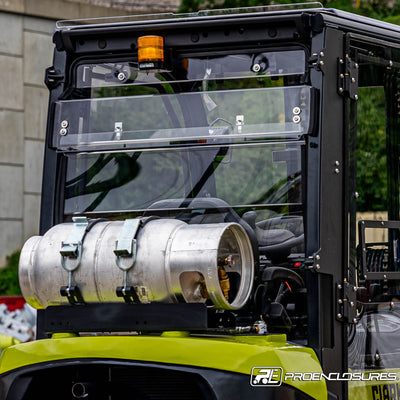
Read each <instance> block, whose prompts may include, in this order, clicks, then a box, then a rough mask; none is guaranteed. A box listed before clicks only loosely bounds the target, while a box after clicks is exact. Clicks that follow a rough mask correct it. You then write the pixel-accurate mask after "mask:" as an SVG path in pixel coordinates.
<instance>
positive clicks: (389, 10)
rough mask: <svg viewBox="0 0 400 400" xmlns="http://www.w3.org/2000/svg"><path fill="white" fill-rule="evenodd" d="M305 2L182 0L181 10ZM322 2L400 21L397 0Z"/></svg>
mask: <svg viewBox="0 0 400 400" xmlns="http://www.w3.org/2000/svg"><path fill="white" fill-rule="evenodd" d="M305 2H306V0H292V1H290V0H274V1H271V0H182V3H181V6H180V9H179V12H193V11H198V10H199V9H214V8H229V7H251V6H259V5H270V4H289V3H290V4H293V3H305ZM320 3H322V5H323V6H324V7H329V8H337V9H340V10H344V11H350V12H353V13H357V14H362V15H365V16H368V17H371V18H377V19H380V20H385V21H387V22H392V23H400V2H399V1H396V0H320Z"/></svg>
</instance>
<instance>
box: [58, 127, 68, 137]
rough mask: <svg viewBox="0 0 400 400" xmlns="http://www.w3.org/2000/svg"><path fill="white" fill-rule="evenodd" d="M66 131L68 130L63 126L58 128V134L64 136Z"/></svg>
mask: <svg viewBox="0 0 400 400" xmlns="http://www.w3.org/2000/svg"><path fill="white" fill-rule="evenodd" d="M67 133H68V131H67V130H66V129H65V128H62V129H60V135H61V136H65V135H66V134H67Z"/></svg>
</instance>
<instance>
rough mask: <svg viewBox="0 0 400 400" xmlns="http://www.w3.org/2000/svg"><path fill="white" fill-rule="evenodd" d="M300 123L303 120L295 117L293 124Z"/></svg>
mask: <svg viewBox="0 0 400 400" xmlns="http://www.w3.org/2000/svg"><path fill="white" fill-rule="evenodd" d="M300 121H301V118H300V117H299V116H298V115H295V116H294V117H293V122H294V123H295V124H298V123H299V122H300Z"/></svg>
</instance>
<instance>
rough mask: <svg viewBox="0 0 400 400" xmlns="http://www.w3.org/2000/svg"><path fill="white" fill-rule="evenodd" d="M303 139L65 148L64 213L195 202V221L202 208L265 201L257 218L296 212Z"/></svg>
mask: <svg viewBox="0 0 400 400" xmlns="http://www.w3.org/2000/svg"><path fill="white" fill-rule="evenodd" d="M302 144H303V142H290V143H280V142H279V143H276V142H275V143H268V144H261V143H260V144H258V143H253V144H249V145H231V146H216V147H214V146H210V147H202V146H196V147H185V148H182V147H181V148H174V149H154V150H152V149H151V150H149V149H147V150H144V151H130V152H125V153H122V152H119V153H117V152H112V153H101V154H97V153H78V154H75V153H69V154H67V156H68V165H67V176H66V182H65V192H64V198H65V213H66V214H73V213H85V212H110V211H129V210H133V211H137V210H147V209H151V210H152V211H154V210H159V209H169V210H176V209H177V210H179V209H191V208H193V207H194V208H200V209H201V210H203V211H202V212H200V213H199V214H196V215H193V216H192V217H193V218H196V221H197V219H201V218H203V213H204V212H205V210H206V209H207V208H210V209H221V208H223V209H226V208H229V207H230V206H234V207H240V208H243V207H244V208H246V207H251V206H257V205H258V206H261V207H262V208H263V207H264V206H268V207H269V208H270V211H269V212H268V213H267V214H265V212H263V211H261V210H260V211H257V212H258V213H259V218H260V219H266V218H272V217H275V216H278V215H280V214H282V213H289V212H290V211H291V210H295V211H296V212H299V210H301V146H302ZM204 217H206V216H204ZM192 222H193V221H192ZM198 223H200V222H198Z"/></svg>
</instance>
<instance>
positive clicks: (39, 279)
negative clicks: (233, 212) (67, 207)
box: [19, 217, 254, 309]
mask: <svg viewBox="0 0 400 400" xmlns="http://www.w3.org/2000/svg"><path fill="white" fill-rule="evenodd" d="M85 221H86V222H85ZM253 276H254V257H253V252H252V247H251V244H250V240H249V238H248V236H247V234H246V232H245V231H244V229H243V228H242V227H241V226H240V225H239V224H236V223H219V224H197V225H196V224H191V225H189V224H187V223H185V222H182V221H180V220H176V219H150V220H148V221H140V220H138V219H135V220H125V221H104V220H101V221H99V222H95V223H93V221H87V220H86V218H82V217H80V218H77V220H76V221H75V222H74V223H63V224H59V225H55V226H54V227H52V228H51V229H50V230H48V231H47V232H46V233H45V234H44V235H43V236H34V237H32V238H30V239H29V240H28V241H27V242H26V243H25V245H24V247H23V249H22V251H21V256H20V263H19V281H20V286H21V290H22V294H23V295H24V297H25V299H26V301H27V302H28V303H29V304H30V305H31V306H33V307H35V308H38V309H42V308H46V307H48V306H56V305H63V304H68V303H69V300H68V298H67V297H66V296H65V295H62V294H61V292H62V291H61V292H60V288H61V287H62V286H64V287H67V288H70V287H72V286H74V287H78V288H79V291H80V293H81V295H82V299H83V301H84V302H85V303H101V302H121V301H124V298H122V297H118V296H117V294H116V289H117V288H118V287H119V288H121V287H122V288H126V287H127V286H129V287H133V288H134V290H135V293H136V295H135V297H136V299H138V301H139V302H141V303H148V302H162V303H177V302H188V303H193V302H194V303H197V302H201V303H206V302H207V300H208V304H211V303H212V305H213V306H214V307H216V308H220V309H240V308H241V307H243V306H244V304H245V303H246V301H247V300H248V298H249V296H250V293H251V289H252V284H253ZM125 300H126V299H125Z"/></svg>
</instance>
